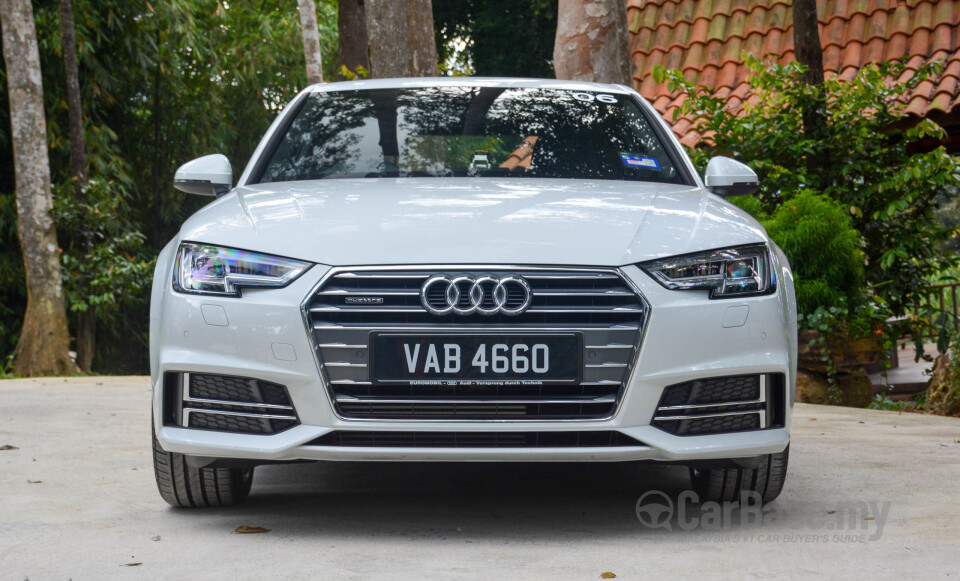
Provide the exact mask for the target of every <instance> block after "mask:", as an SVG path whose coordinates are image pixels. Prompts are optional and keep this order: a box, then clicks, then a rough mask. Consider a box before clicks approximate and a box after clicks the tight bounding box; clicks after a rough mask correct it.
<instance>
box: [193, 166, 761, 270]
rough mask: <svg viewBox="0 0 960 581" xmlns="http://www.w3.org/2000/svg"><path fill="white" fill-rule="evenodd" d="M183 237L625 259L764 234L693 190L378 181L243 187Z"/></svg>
mask: <svg viewBox="0 0 960 581" xmlns="http://www.w3.org/2000/svg"><path fill="white" fill-rule="evenodd" d="M180 239H181V240H189V241H194V242H204V243H210V244H217V245H222V246H230V247H234V248H242V249H246V250H256V251H259V252H267V253H271V254H277V255H281V256H288V257H292V258H299V259H302V260H308V261H311V262H316V263H321V264H328V265H334V266H337V265H371V264H484V263H485V264H543V265H595V266H621V265H625V264H630V263H635V262H641V261H644V260H650V259H653V258H661V257H664V256H670V255H675V254H684V253H687V252H694V251H697V250H707V249H712V248H719V247H723V246H735V245H739V244H749V243H754V242H761V241H766V240H767V236H766V232H765V231H764V230H763V228H762V227H761V226H760V225H759V224H758V223H757V222H756V221H755V220H754V219H753V218H751V217H750V216H749V215H747V214H746V213H744V212H743V211H741V210H740V209H738V208H737V207H735V206H733V205H731V204H729V203H727V202H725V201H723V200H722V199H720V198H718V197H716V196H713V195H711V194H709V193H708V192H707V191H705V190H703V189H702V188H698V187H690V186H679V185H665V184H653V183H641V182H625V181H613V180H597V181H586V180H563V179H534V178H504V179H497V178H382V179H337V180H323V181H303V182H285V183H278V184H262V185H256V186H252V187H246V186H245V187H238V188H236V189H235V190H233V191H232V192H230V193H229V194H227V195H225V196H223V197H222V198H220V199H218V200H216V201H214V202H212V203H211V204H209V205H207V206H206V207H204V208H203V209H201V210H200V211H199V212H197V213H196V214H194V215H193V216H192V217H190V219H188V220H187V222H186V223H185V224H184V225H183V228H182V229H181V232H180Z"/></svg>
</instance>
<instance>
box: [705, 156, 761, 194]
mask: <svg viewBox="0 0 960 581" xmlns="http://www.w3.org/2000/svg"><path fill="white" fill-rule="evenodd" d="M704 182H706V184H707V189H708V190H710V191H711V192H712V193H714V194H716V195H718V196H720V197H723V198H730V197H733V196H749V195H750V194H752V193H754V192H756V191H757V190H758V189H760V180H759V179H758V178H757V174H756V172H754V171H753V170H752V169H750V167H749V166H747V165H746V164H743V163H740V162H739V161H737V160H735V159H730V158H729V157H722V156H717V157H714V158H713V159H711V160H710V163H708V164H707V171H706V172H705V173H704Z"/></svg>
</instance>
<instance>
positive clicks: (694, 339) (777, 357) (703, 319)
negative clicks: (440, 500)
mask: <svg viewBox="0 0 960 581" xmlns="http://www.w3.org/2000/svg"><path fill="white" fill-rule="evenodd" d="M172 251H173V248H172V245H171V247H168V248H167V249H165V251H164V254H162V255H161V257H160V259H159V261H158V265H160V266H158V272H157V277H156V280H157V281H158V282H157V283H156V284H155V288H154V294H153V303H152V305H151V372H152V378H153V386H154V398H153V406H154V408H153V412H154V417H155V418H162V417H164V415H163V409H162V406H163V396H162V389H160V378H162V377H163V376H164V373H166V372H189V373H210V374H223V375H234V376H244V377H253V378H257V379H260V380H264V381H269V382H274V383H277V384H281V385H284V386H286V387H287V389H288V391H289V394H290V398H291V400H292V402H293V405H294V407H295V408H296V412H297V415H298V417H299V421H300V425H298V426H296V427H294V428H291V429H288V430H286V431H283V432H280V433H277V434H273V435H247V434H234V433H225V432H216V431H207V430H198V429H186V428H181V427H176V426H172V425H163V423H162V422H157V425H156V430H157V432H156V433H157V437H158V439H159V441H160V444H161V446H162V447H163V448H164V449H165V450H167V451H170V452H179V453H182V454H187V455H191V456H201V457H212V458H236V459H245V460H254V461H291V460H359V461H363V460H376V461H418V460H419V461H629V460H660V461H690V462H693V461H697V460H711V459H728V458H747V457H753V456H758V455H762V454H770V453H775V452H780V451H782V450H783V449H784V448H785V447H786V446H787V444H788V442H789V430H790V413H789V408H790V407H792V402H793V385H794V384H795V370H796V339H795V338H796V328H795V321H796V313H795V311H793V307H792V305H793V301H792V281H791V279H790V274H789V271H788V270H787V269H785V268H780V267H778V272H779V274H780V287H779V288H778V290H777V292H776V293H775V294H772V295H767V296H760V297H752V298H747V299H726V300H708V299H707V298H706V295H705V294H703V293H697V292H677V291H669V290H667V289H664V288H663V287H661V286H660V285H659V284H657V283H656V282H655V281H653V280H652V279H651V278H650V277H648V276H647V275H646V274H645V273H643V272H642V271H641V270H640V269H638V268H636V267H633V266H629V267H624V268H622V269H621V270H622V272H623V274H624V276H626V277H627V278H628V279H630V281H631V282H632V283H633V284H634V285H635V286H636V287H637V288H638V289H639V290H640V292H641V293H642V294H643V296H644V298H645V299H646V300H647V302H648V303H649V304H650V306H651V313H650V316H649V318H648V320H647V323H646V324H647V328H646V331H645V336H644V340H643V343H642V345H641V348H640V352H639V354H638V358H637V362H636V365H635V367H634V370H633V373H632V376H631V379H630V381H629V383H628V385H627V387H626V390H625V392H624V395H623V399H622V402H621V404H620V406H619V408H618V410H617V412H616V414H615V415H614V416H613V417H611V418H609V419H604V420H576V421H543V420H537V421H529V420H527V421H504V420H497V421H489V420H488V421H476V420H475V421H457V422H453V421H450V420H445V421H442V422H441V421H428V420H424V421H411V420H404V421H381V420H369V419H365V420H347V419H343V418H340V417H338V416H337V414H336V413H334V409H333V406H332V405H331V402H330V399H329V396H328V393H327V390H326V389H325V387H324V385H323V384H322V382H321V379H320V374H319V372H318V369H317V366H316V361H315V359H314V357H313V354H312V345H311V343H310V339H309V337H308V334H307V332H306V330H305V328H304V322H303V318H302V315H301V311H300V305H301V304H302V303H303V302H304V298H305V297H307V296H308V295H309V294H310V293H311V292H312V290H313V289H314V288H315V287H316V285H317V283H318V282H319V281H320V280H321V279H322V277H323V276H324V274H325V273H326V272H327V270H328V267H325V266H321V265H315V266H313V267H312V268H311V269H310V270H309V271H307V272H306V273H305V274H304V275H302V276H301V277H300V278H299V279H298V280H296V281H294V282H293V283H292V284H291V285H289V286H288V287H286V288H282V289H268V290H245V291H244V294H243V297H242V298H240V299H237V298H221V297H208V296H197V295H184V294H178V293H174V292H173V291H172V290H171V288H170V282H169V281H170V280H171V273H170V272H169V271H168V269H169V266H166V267H165V266H163V265H170V264H171V263H172V260H170V257H169V256H166V255H169V254H170V253H171V252H172ZM731 309H732V310H731ZM744 311H746V312H747V315H746V317H745V320H743V321H742V323H741V321H740V320H739V319H741V318H742V315H743V313H744ZM731 312H735V313H736V314H737V316H736V317H734V319H736V320H735V321H734V323H738V324H736V325H735V326H734V325H731V324H730V323H731V317H730V313H731ZM754 373H756V374H761V373H778V374H782V375H783V376H784V377H785V380H786V381H785V383H786V387H787V393H786V398H785V399H786V402H787V404H786V405H787V409H786V410H785V412H784V417H785V422H784V426H783V427H779V428H769V429H764V430H755V431H747V432H737V433H726V434H717V435H705V436H675V435H672V434H669V433H667V432H665V431H663V430H660V429H658V428H656V427H653V426H651V425H650V423H651V420H652V418H653V416H654V413H655V411H656V408H657V406H658V402H659V401H660V397H661V394H662V392H663V389H664V387H666V386H668V385H673V384H677V383H681V382H685V381H691V380H696V379H702V378H706V377H719V376H727V375H736V374H754ZM334 430H338V431H346V430H376V431H413V430H415V431H418V432H423V431H438V432H441V431H442V432H450V431H469V432H487V431H490V432H505V431H509V432H517V431H538V432H548V431H558V432H564V431H569V430H578V431H584V430H603V431H618V432H620V433H622V434H625V435H627V436H630V437H632V438H634V439H635V440H637V441H638V442H640V443H641V444H640V445H636V446H617V447H597V448H592V447H577V448H425V447H417V448H397V447H355V446H349V447H347V446H317V445H312V443H313V442H314V441H315V440H316V439H317V438H319V437H321V436H323V435H325V434H327V433H328V432H331V431H334Z"/></svg>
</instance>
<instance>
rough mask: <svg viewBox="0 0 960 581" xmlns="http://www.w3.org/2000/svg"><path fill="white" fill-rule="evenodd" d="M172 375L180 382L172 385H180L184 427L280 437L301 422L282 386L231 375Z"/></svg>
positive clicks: (181, 412) (181, 416) (173, 382)
mask: <svg viewBox="0 0 960 581" xmlns="http://www.w3.org/2000/svg"><path fill="white" fill-rule="evenodd" d="M168 375H174V376H175V379H179V381H175V380H172V381H171V383H172V384H176V385H179V386H180V390H181V396H182V397H181V400H182V401H181V405H182V408H181V410H180V418H181V419H180V422H181V425H183V426H184V427H187V428H199V429H206V430H218V431H223V432H238V433H247V434H276V433H278V432H282V431H284V430H287V429H289V428H292V427H294V426H296V425H299V423H300V420H299V419H298V418H297V414H296V412H295V411H294V409H293V404H292V403H291V402H290V396H289V394H288V393H287V388H286V387H284V386H282V385H279V384H276V383H271V382H269V381H263V380H258V379H253V378H249V377H235V376H231V375H213V374H200V373H183V374H168ZM178 375H179V376H180V377H176V376H178ZM180 382H182V383H180Z"/></svg>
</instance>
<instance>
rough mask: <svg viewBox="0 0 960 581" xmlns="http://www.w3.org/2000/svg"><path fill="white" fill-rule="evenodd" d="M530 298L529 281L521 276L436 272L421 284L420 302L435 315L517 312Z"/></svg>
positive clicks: (527, 305)
mask: <svg viewBox="0 0 960 581" xmlns="http://www.w3.org/2000/svg"><path fill="white" fill-rule="evenodd" d="M531 301H533V291H532V290H531V289H530V284H529V283H527V281H526V280H524V279H523V277H522V276H520V275H516V274H510V275H507V276H504V277H496V276H491V275H484V276H479V277H473V276H470V275H466V274H463V275H459V276H447V275H443V274H438V275H436V276H432V277H430V278H429V279H427V282H425V283H423V286H422V287H420V302H422V303H423V308H425V309H427V312H429V313H432V314H434V315H446V314H449V313H456V314H458V315H472V314H474V313H480V314H481V315H496V314H498V313H502V314H504V315H519V314H520V313H522V312H524V311H526V310H527V308H528V307H529V306H530V303H531Z"/></svg>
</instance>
